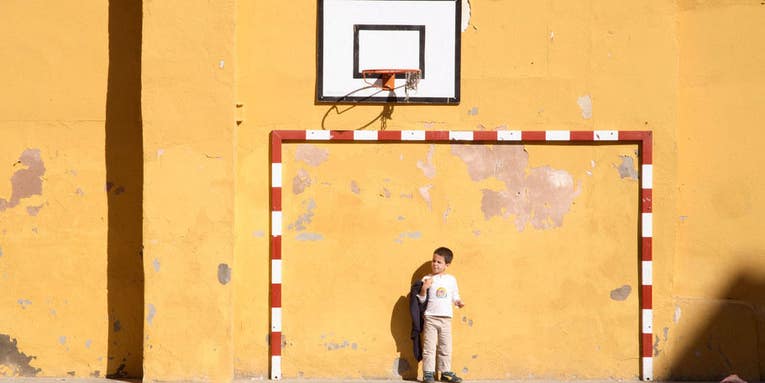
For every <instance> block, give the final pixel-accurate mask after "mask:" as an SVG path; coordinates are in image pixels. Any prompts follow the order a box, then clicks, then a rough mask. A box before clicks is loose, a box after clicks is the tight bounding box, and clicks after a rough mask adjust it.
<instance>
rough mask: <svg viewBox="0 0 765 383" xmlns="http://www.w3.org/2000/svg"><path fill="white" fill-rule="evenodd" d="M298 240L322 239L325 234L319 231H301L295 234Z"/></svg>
mask: <svg viewBox="0 0 765 383" xmlns="http://www.w3.org/2000/svg"><path fill="white" fill-rule="evenodd" d="M295 239H297V240H298V241H321V240H323V239H324V236H323V235H321V234H319V233H300V234H298V235H297V236H295Z"/></svg>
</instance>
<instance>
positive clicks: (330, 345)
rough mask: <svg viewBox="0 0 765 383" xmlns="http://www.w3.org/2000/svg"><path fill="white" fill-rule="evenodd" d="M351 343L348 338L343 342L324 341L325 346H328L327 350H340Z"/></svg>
mask: <svg viewBox="0 0 765 383" xmlns="http://www.w3.org/2000/svg"><path fill="white" fill-rule="evenodd" d="M350 345H351V344H350V343H349V342H348V341H347V340H344V341H343V343H333V342H327V343H324V347H326V348H327V351H333V350H339V349H343V348H347V347H349V346H350Z"/></svg>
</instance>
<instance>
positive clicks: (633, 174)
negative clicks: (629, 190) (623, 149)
mask: <svg viewBox="0 0 765 383" xmlns="http://www.w3.org/2000/svg"><path fill="white" fill-rule="evenodd" d="M621 157H622V163H621V164H619V166H618V167H617V170H619V176H620V177H621V178H622V179H624V178H629V179H633V180H637V179H638V172H637V168H636V167H635V160H634V159H633V158H632V157H630V156H621Z"/></svg>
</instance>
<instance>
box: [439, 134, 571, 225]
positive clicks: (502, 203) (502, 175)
mask: <svg viewBox="0 0 765 383" xmlns="http://www.w3.org/2000/svg"><path fill="white" fill-rule="evenodd" d="M451 150H452V154H454V155H456V156H458V157H459V158H460V159H462V161H463V162H464V163H465V164H466V165H467V170H468V173H469V175H470V178H471V179H472V180H473V181H482V180H486V179H490V178H494V179H497V180H499V181H501V182H502V183H504V185H505V189H504V190H500V191H495V190H491V189H482V190H481V191H482V193H483V196H482V199H481V210H482V211H483V213H484V218H485V219H486V220H489V219H491V218H492V217H494V216H499V217H502V218H509V217H510V216H515V225H516V228H517V229H518V231H523V230H524V229H525V227H526V225H527V224H531V226H532V227H534V228H535V229H549V228H554V227H559V226H562V225H563V216H564V215H565V214H566V213H568V211H569V210H570V208H571V205H572V204H573V202H574V199H575V198H576V197H577V196H578V195H579V193H580V190H579V187H578V186H576V185H574V180H573V178H572V177H571V175H570V174H569V173H568V172H566V171H564V170H557V169H553V168H551V167H549V166H542V167H537V168H531V169H529V168H528V164H529V155H528V152H526V150H525V149H524V148H523V147H522V146H519V145H452V146H451Z"/></svg>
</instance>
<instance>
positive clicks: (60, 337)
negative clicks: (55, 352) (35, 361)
mask: <svg viewBox="0 0 765 383" xmlns="http://www.w3.org/2000/svg"><path fill="white" fill-rule="evenodd" d="M58 342H59V343H61V345H62V346H63V345H66V336H64V335H61V336H59V337H58Z"/></svg>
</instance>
